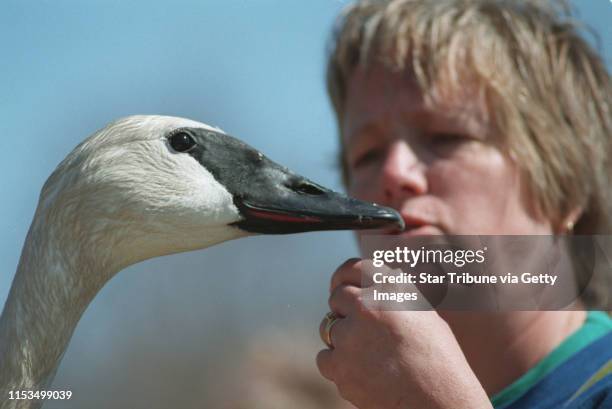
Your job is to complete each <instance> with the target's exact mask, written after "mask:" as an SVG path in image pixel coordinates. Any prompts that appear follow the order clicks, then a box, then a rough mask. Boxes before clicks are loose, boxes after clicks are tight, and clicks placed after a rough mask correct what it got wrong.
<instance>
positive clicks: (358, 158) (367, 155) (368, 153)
mask: <svg viewBox="0 0 612 409" xmlns="http://www.w3.org/2000/svg"><path fill="white" fill-rule="evenodd" d="M381 155H382V149H381V148H380V147H377V146H371V147H369V148H366V149H363V150H361V151H359V152H356V153H355V154H354V155H353V158H352V160H351V161H350V164H351V167H352V168H353V169H359V168H363V167H366V166H368V165H370V164H373V163H375V162H376V161H377V160H378V159H379V158H380V156H381Z"/></svg>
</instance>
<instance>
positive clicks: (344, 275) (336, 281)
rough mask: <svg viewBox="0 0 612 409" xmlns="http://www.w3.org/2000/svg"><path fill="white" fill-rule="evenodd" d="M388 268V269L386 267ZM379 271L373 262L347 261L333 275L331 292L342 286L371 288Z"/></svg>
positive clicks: (352, 259) (363, 260)
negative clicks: (375, 274)
mask: <svg viewBox="0 0 612 409" xmlns="http://www.w3.org/2000/svg"><path fill="white" fill-rule="evenodd" d="M385 268H386V267H385ZM376 271H380V268H379V269H378V270H377V268H376V267H374V264H373V263H372V260H367V259H360V258H350V259H348V260H346V261H345V262H344V263H342V265H341V266H340V267H338V269H337V270H336V271H334V274H332V278H331V285H330V291H333V290H334V288H336V287H337V286H339V285H341V284H348V285H354V286H355V287H361V288H365V287H370V286H371V285H372V284H374V281H373V279H372V277H373V276H374V273H375V272H376Z"/></svg>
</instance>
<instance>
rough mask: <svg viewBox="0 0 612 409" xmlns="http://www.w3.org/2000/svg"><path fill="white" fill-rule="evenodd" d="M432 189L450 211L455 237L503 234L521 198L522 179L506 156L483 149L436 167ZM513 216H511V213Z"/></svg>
mask: <svg viewBox="0 0 612 409" xmlns="http://www.w3.org/2000/svg"><path fill="white" fill-rule="evenodd" d="M433 175H434V176H432V188H433V189H435V195H436V196H438V197H439V198H440V199H441V200H442V201H443V202H444V203H445V207H446V212H447V213H448V217H447V219H449V220H450V224H451V225H452V226H451V228H450V229H449V230H450V231H451V232H452V233H453V234H500V233H501V232H503V228H501V229H500V227H502V225H503V224H504V223H505V222H504V221H505V220H507V219H508V218H510V219H514V220H513V222H517V221H518V220H517V217H518V216H519V214H517V212H516V211H515V210H512V209H513V208H514V207H515V206H514V205H513V203H514V202H515V201H516V198H517V197H518V188H517V185H518V180H517V179H518V176H517V175H514V173H513V171H512V166H511V165H510V164H509V163H508V161H507V160H506V159H505V158H504V157H503V156H502V154H501V153H500V152H498V151H496V150H494V149H492V148H485V147H481V149H478V150H477V152H469V154H467V153H466V154H464V155H457V156H456V157H454V158H453V159H452V160H448V161H444V162H443V163H441V164H439V166H437V167H436V171H435V172H433ZM509 212H510V213H512V214H511V215H509V214H508V213H509Z"/></svg>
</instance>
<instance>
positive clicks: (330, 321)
mask: <svg viewBox="0 0 612 409" xmlns="http://www.w3.org/2000/svg"><path fill="white" fill-rule="evenodd" d="M339 319H340V317H339V316H337V315H336V314H335V313H333V312H331V311H330V312H328V313H327V314H325V318H323V321H322V322H321V325H320V326H319V335H321V340H322V341H323V342H324V343H325V345H327V346H328V347H329V348H331V349H334V344H333V343H332V339H331V329H332V327H333V326H334V324H335V323H336V322H337V321H338V320H339Z"/></svg>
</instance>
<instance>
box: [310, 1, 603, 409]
mask: <svg viewBox="0 0 612 409" xmlns="http://www.w3.org/2000/svg"><path fill="white" fill-rule="evenodd" d="M563 13H564V10H559V8H558V7H555V5H554V4H552V5H549V4H545V3H544V2H542V1H516V2H510V1H496V0H431V1H423V0H419V1H416V0H413V1H411V0H390V1H362V2H359V3H357V4H355V5H354V6H353V7H351V8H350V9H348V10H347V12H346V13H345V14H344V15H343V18H342V19H341V21H340V25H339V28H338V31H337V34H336V37H335V44H334V48H333V51H332V54H331V57H330V62H329V71H328V88H329V92H330V96H331V99H332V102H333V105H334V108H335V112H336V115H337V119H338V124H339V129H340V133H341V143H342V162H343V165H344V175H345V182H346V184H347V187H348V191H349V193H350V194H351V195H354V196H356V197H359V198H362V199H366V200H371V201H374V202H378V203H380V204H384V205H387V206H392V207H394V208H396V209H397V210H398V211H400V213H401V214H402V215H403V217H404V219H405V221H406V224H407V225H408V230H407V233H405V234H404V235H402V236H399V237H400V240H402V238H405V239H406V240H408V237H410V236H413V235H421V234H426V235H515V234H521V235H570V234H577V235H593V234H609V233H610V231H611V230H612V229H611V228H610V226H611V224H610V208H609V204H610V203H612V200H611V199H612V197H611V196H612V194H611V190H612V189H611V186H610V181H609V175H610V174H611V173H612V172H611V171H612V165H611V162H610V160H609V159H608V157H609V156H610V155H611V154H612V144H611V142H610V135H612V113H611V110H612V88H611V82H610V78H609V74H608V73H607V71H606V69H605V67H604V65H603V63H602V61H601V59H600V58H599V57H598V55H597V54H596V53H595V52H593V50H592V49H591V48H590V47H589V46H588V45H587V44H586V42H585V41H584V40H583V39H581V37H580V36H579V35H578V34H577V32H576V29H575V27H574V26H573V25H572V24H570V23H569V22H568V21H567V20H566V19H565V18H564V14H563ZM370 240H371V239H370ZM381 240H382V239H381ZM361 241H362V242H363V240H361ZM381 246H382V243H381ZM367 255H368V254H364V256H367ZM578 256H579V255H577V256H576V258H578ZM367 266H368V262H367V261H363V260H359V259H352V260H348V261H347V262H346V263H344V264H343V265H342V266H340V267H339V268H338V270H337V271H336V272H335V273H334V274H333V277H332V284H331V295H330V299H329V306H330V310H331V314H329V315H328V316H327V317H326V318H325V319H324V320H323V322H322V324H321V331H322V337H323V338H324V340H325V341H326V343H327V344H328V346H329V348H328V349H325V350H323V351H321V352H320V353H319V355H318V357H317V364H318V366H319V370H320V372H321V373H322V375H323V376H325V377H326V378H328V379H329V380H331V381H333V382H334V383H335V384H336V386H337V387H338V389H339V391H340V393H341V394H342V396H343V397H345V398H346V399H347V400H349V401H351V402H352V403H353V404H355V405H356V406H357V407H359V408H362V409H363V408H470V409H476V408H491V407H493V406H495V407H497V408H502V407H503V408H512V409H519V408H558V407H568V408H574V407H576V408H578V407H580V408H612V369H611V366H612V335H611V333H612V321H611V320H610V318H609V317H608V316H607V315H606V314H604V313H602V312H588V313H587V312H585V311H584V310H585V308H573V309H572V310H569V309H566V310H562V311H513V312H506V313H493V312H482V311H481V312H458V311H433V310H432V311H425V312H411V311H393V312H390V311H375V310H372V309H368V308H366V306H364V301H363V299H364V297H362V295H363V294H364V291H366V290H365V289H364V286H362V283H361V279H362V273H366V274H367V271H368V268H367ZM576 274H577V277H576V279H577V281H578V283H583V282H585V281H586V280H588V278H585V277H583V276H582V274H583V273H582V272H581V269H580V268H577V269H576ZM590 288H592V289H595V290H600V292H599V293H598V292H597V291H591V292H587V293H585V294H583V296H582V299H581V300H580V303H581V304H579V305H583V306H584V307H591V308H592V307H593V306H598V305H600V306H601V305H609V304H606V301H605V300H603V299H602V298H601V297H602V295H603V296H604V297H605V296H608V297H609V295H610V288H609V287H602V286H601V285H600V286H597V285H595V286H590ZM601 290H603V292H601ZM414 291H417V292H418V289H417V288H415V289H414ZM564 405H566V406H564Z"/></svg>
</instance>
